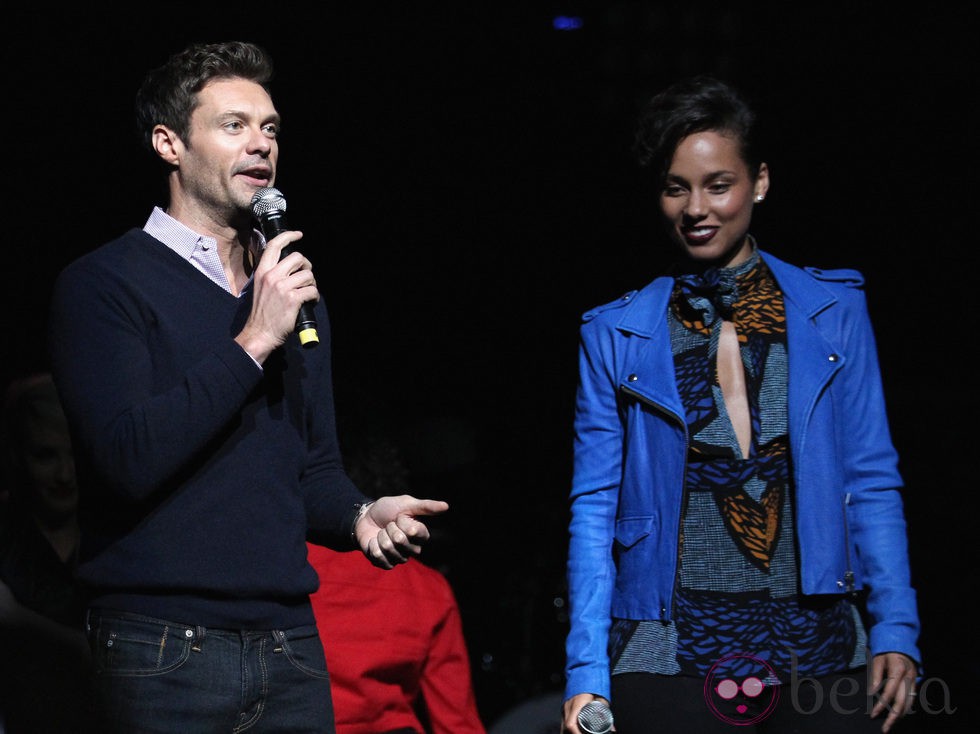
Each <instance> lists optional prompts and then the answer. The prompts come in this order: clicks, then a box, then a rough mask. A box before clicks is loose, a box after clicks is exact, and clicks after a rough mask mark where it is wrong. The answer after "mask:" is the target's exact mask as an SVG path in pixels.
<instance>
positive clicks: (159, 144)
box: [152, 125, 183, 166]
mask: <svg viewBox="0 0 980 734" xmlns="http://www.w3.org/2000/svg"><path fill="white" fill-rule="evenodd" d="M152 139H153V149H154V150H155V151H156V152H157V155H158V156H160V158H161V159H163V160H164V161H166V162H167V163H169V164H170V165H172V166H176V165H177V162H178V161H179V159H180V153H181V151H182V150H183V143H182V142H181V140H180V138H179V137H178V136H177V133H175V132H174V131H173V130H171V129H170V128H169V127H167V126H166V125H156V126H154V128H153V138H152Z"/></svg>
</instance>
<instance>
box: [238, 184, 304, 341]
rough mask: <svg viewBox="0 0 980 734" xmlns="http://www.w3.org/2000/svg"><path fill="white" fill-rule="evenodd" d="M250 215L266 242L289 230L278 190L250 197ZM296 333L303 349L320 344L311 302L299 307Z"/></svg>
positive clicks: (261, 191) (287, 248) (287, 250)
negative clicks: (253, 216) (252, 216)
mask: <svg viewBox="0 0 980 734" xmlns="http://www.w3.org/2000/svg"><path fill="white" fill-rule="evenodd" d="M252 214H254V215H255V219H256V220H257V221H258V223H259V225H260V226H261V227H262V234H263V235H265V239H266V241H268V240H271V239H272V238H273V237H275V236H276V235H278V234H281V233H283V232H285V231H286V230H287V229H289V227H287V226H286V197H284V196H283V195H282V192H281V191H280V190H279V189H273V188H265V189H259V190H258V191H256V192H255V195H254V196H252ZM292 251H293V248H292V246H291V245H286V246H285V247H284V248H282V252H281V253H280V254H279V259H280V260H282V259H283V258H284V257H286V255H288V254H289V253H291V252H292ZM296 332H297V333H298V334H299V343H300V344H302V345H303V346H304V347H307V348H309V347H315V346H316V345H317V344H319V343H320V337H319V335H318V334H317V332H316V317H315V316H314V315H313V302H311V301H307V302H306V303H304V304H303V305H302V306H300V307H299V314H298V315H297V316H296Z"/></svg>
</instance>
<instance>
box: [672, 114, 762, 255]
mask: <svg viewBox="0 0 980 734" xmlns="http://www.w3.org/2000/svg"><path fill="white" fill-rule="evenodd" d="M768 190H769V170H768V168H767V167H766V165H765V164H764V163H763V164H762V166H761V167H760V169H759V175H758V176H757V177H756V178H755V179H754V180H753V179H752V175H751V173H750V172H749V167H748V164H747V163H746V162H745V161H744V160H742V156H741V154H740V151H739V142H738V140H737V139H736V138H735V137H734V136H730V135H725V134H722V133H718V132H713V131H709V132H701V133H695V134H693V135H689V136H688V137H686V138H684V139H683V140H681V142H680V143H679V144H678V145H677V149H676V150H675V151H674V157H673V159H672V160H671V162H670V168H669V169H668V171H667V179H666V182H665V184H664V189H663V191H662V192H661V194H660V209H661V211H662V212H663V215H664V218H665V219H666V223H667V226H668V231H669V234H670V237H671V239H673V240H674V241H676V242H677V243H678V244H680V246H681V247H682V248H683V249H684V252H685V253H686V254H687V255H688V257H690V258H692V259H693V260H697V261H699V262H703V263H705V264H708V263H710V264H716V265H724V266H728V265H738V264H739V263H740V262H743V261H745V260H746V259H747V258H748V257H749V255H750V254H751V246H750V245H749V241H748V239H747V238H746V234H747V233H748V231H749V223H750V222H751V221H752V207H753V206H755V204H756V197H760V196H761V197H765V195H766V191H768Z"/></svg>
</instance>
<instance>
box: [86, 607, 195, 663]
mask: <svg viewBox="0 0 980 734" xmlns="http://www.w3.org/2000/svg"><path fill="white" fill-rule="evenodd" d="M193 641H194V630H193V628H190V627H186V626H179V625H174V624H171V623H169V622H164V621H159V620H141V619H132V618H123V617H108V616H106V617H101V618H99V619H98V620H97V621H95V622H94V624H93V625H92V627H91V631H90V633H89V644H90V646H91V648H92V657H93V662H94V664H95V670H96V673H97V674H99V675H118V676H146V675H160V674H162V673H167V672H170V671H172V670H175V669H177V668H179V667H180V666H181V665H183V663H184V662H185V661H186V660H187V657H188V655H189V654H190V649H191V644H192V643H193Z"/></svg>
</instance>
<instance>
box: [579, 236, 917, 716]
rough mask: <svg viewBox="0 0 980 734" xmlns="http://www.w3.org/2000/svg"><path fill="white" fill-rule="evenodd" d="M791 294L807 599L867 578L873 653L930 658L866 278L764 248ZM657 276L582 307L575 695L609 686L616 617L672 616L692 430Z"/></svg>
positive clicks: (793, 437) (795, 453)
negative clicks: (922, 643) (924, 650)
mask: <svg viewBox="0 0 980 734" xmlns="http://www.w3.org/2000/svg"><path fill="white" fill-rule="evenodd" d="M761 255H762V257H763V258H764V260H765V261H766V263H767V264H768V265H769V268H770V269H771V270H772V273H773V275H774V276H775V278H776V280H777V281H778V283H779V285H780V287H781V288H782V290H783V293H784V296H785V309H786V327H787V340H788V353H789V439H790V452H791V456H792V466H793V476H794V480H795V483H796V495H795V498H796V528H795V529H796V536H797V539H798V543H799V563H800V584H801V591H802V593H804V594H844V593H847V592H849V591H851V590H858V589H867V590H868V594H867V606H868V611H869V614H870V619H871V628H870V629H869V644H870V648H871V652H872V654H878V653H881V652H888V651H897V652H903V653H905V654H907V655H909V656H910V657H912V658H913V659H914V660H916V661H918V660H920V659H921V658H920V656H919V651H918V649H917V647H916V644H917V639H918V634H919V620H918V612H917V609H916V599H915V591H914V590H913V589H912V587H911V585H910V579H909V564H908V550H907V538H906V526H905V517H904V512H903V508H902V498H901V494H900V488H901V485H902V479H901V477H900V475H899V472H898V456H897V453H896V451H895V448H894V446H893V445H892V441H891V436H890V433H889V429H888V420H887V416H886V413H885V401H884V396H883V391H882V384H881V376H880V374H879V368H878V357H877V350H876V346H875V339H874V334H873V332H872V326H871V321H870V319H869V316H868V311H867V304H866V301H865V296H864V291H863V290H862V286H863V282H864V280H863V278H862V276H861V275H860V273H858V272H856V271H853V270H833V271H820V270H816V269H812V268H807V269H801V268H798V267H796V266H793V265H789V264H787V263H785V262H782V261H780V260H778V259H777V258H775V257H773V256H772V255H769V254H768V253H765V252H761ZM672 284H673V281H672V279H671V278H667V277H663V278H657V279H656V280H654V281H653V282H652V283H650V284H649V285H647V286H646V287H645V288H643V289H642V290H640V291H633V292H631V293H627V294H626V295H624V296H623V297H622V298H620V299H619V300H617V301H614V302H612V303H609V304H606V305H604V306H601V307H599V308H596V309H594V310H592V311H589V312H587V313H586V314H585V316H584V317H583V324H582V327H581V331H580V336H581V343H580V349H579V385H578V391H577V395H576V411H575V439H574V440H575V444H574V448H575V462H574V475H573V480H572V491H571V500H572V505H571V509H572V515H571V522H570V525H569V531H570V542H569V553H568V569H567V574H568V587H569V603H570V612H571V628H570V630H569V634H568V637H567V641H566V658H567V660H566V669H565V673H566V688H565V698H566V699H567V698H569V697H571V696H573V695H575V694H577V693H593V694H597V695H601V696H605V697H608V696H609V690H610V680H609V678H610V669H609V659H608V656H607V654H606V645H607V642H608V635H609V628H610V623H611V617H616V618H625V619H660V620H669V619H671V617H672V606H671V605H672V602H673V594H674V585H675V577H676V574H677V560H678V533H679V529H680V527H681V508H682V501H683V487H684V469H685V458H686V454H687V430H686V424H685V420H684V408H683V406H682V404H681V401H680V396H679V394H678V390H677V386H676V384H675V380H674V364H673V357H672V354H671V346H670V335H669V333H668V325H667V317H666V314H667V306H668V299H669V296H670V292H671V287H672Z"/></svg>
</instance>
